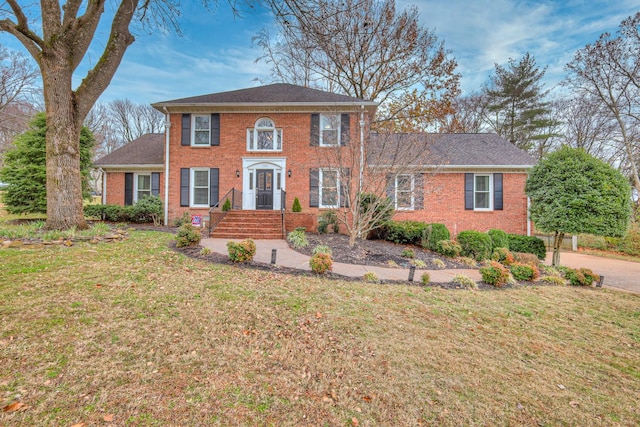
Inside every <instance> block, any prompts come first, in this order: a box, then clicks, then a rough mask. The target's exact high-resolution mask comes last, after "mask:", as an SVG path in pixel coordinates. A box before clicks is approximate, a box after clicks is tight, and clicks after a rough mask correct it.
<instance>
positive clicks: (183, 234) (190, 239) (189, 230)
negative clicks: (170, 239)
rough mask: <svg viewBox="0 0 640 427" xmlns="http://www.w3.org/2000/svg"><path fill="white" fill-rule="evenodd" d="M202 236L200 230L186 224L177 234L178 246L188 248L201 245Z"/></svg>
mask: <svg viewBox="0 0 640 427" xmlns="http://www.w3.org/2000/svg"><path fill="white" fill-rule="evenodd" d="M200 239H202V235H201V234H200V230H198V229H197V228H195V227H194V226H193V225H191V224H185V225H183V226H181V227H180V228H179V229H178V233H177V234H176V246H177V247H179V248H186V247H187V246H195V245H197V244H199V243H200Z"/></svg>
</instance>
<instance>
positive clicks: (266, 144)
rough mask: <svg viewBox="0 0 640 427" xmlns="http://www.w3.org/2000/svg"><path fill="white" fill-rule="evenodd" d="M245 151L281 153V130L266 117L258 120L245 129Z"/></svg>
mask: <svg viewBox="0 0 640 427" xmlns="http://www.w3.org/2000/svg"><path fill="white" fill-rule="evenodd" d="M247 151H282V129H279V128H276V126H275V123H273V120H271V119H269V118H267V117H263V118H260V119H258V120H257V121H256V123H255V125H254V127H253V128H250V129H247Z"/></svg>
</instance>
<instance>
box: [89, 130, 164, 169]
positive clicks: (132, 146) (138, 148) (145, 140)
mask: <svg viewBox="0 0 640 427" xmlns="http://www.w3.org/2000/svg"><path fill="white" fill-rule="evenodd" d="M163 162H164V134H162V133H147V134H145V135H142V136H141V137H140V138H137V139H134V140H133V141H131V142H129V143H128V144H125V145H123V146H122V147H120V148H118V149H116V150H114V151H112V152H111V153H109V154H107V155H106V156H104V157H102V158H100V159H98V160H96V161H95V162H94V164H95V165H96V166H102V167H105V166H106V167H108V166H121V165H136V166H147V165H149V166H150V165H154V166H155V165H162V164H163Z"/></svg>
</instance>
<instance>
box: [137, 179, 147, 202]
mask: <svg viewBox="0 0 640 427" xmlns="http://www.w3.org/2000/svg"><path fill="white" fill-rule="evenodd" d="M135 195H136V198H135V201H136V202H137V201H138V200H142V199H144V198H145V197H148V196H151V175H136V191H135Z"/></svg>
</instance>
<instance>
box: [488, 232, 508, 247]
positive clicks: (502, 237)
mask: <svg viewBox="0 0 640 427" xmlns="http://www.w3.org/2000/svg"><path fill="white" fill-rule="evenodd" d="M487 234H488V235H489V237H491V247H492V248H493V249H495V248H507V249H509V235H508V234H507V233H506V232H504V231H502V230H498V229H496V228H492V229H491V230H489V231H487Z"/></svg>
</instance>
